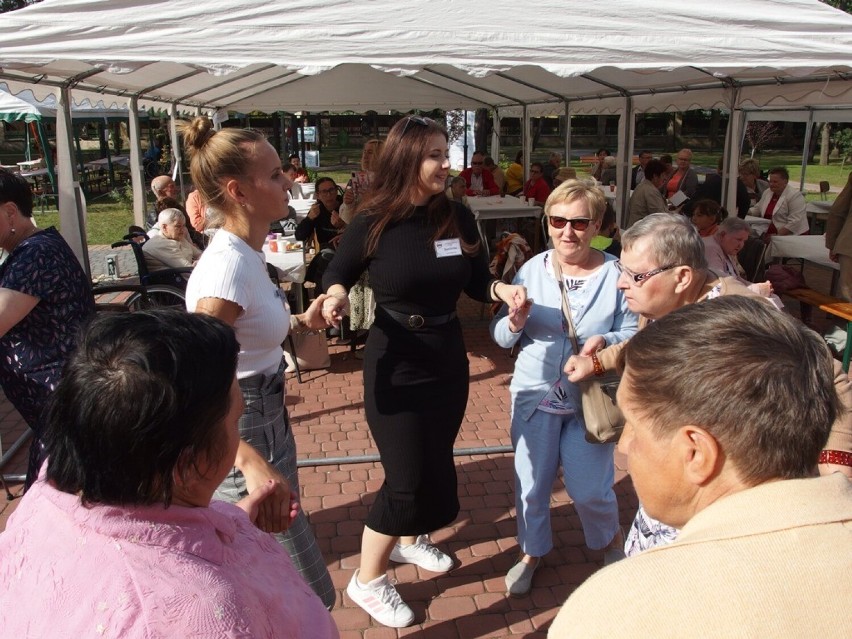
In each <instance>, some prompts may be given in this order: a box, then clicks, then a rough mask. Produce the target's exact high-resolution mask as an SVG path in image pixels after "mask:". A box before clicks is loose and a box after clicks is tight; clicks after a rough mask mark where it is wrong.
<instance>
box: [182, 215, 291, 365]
mask: <svg viewBox="0 0 852 639" xmlns="http://www.w3.org/2000/svg"><path fill="white" fill-rule="evenodd" d="M208 297H215V298H218V299H223V300H227V301H229V302H234V303H235V304H238V305H239V306H240V308H241V309H242V312H241V313H240V315H239V316H238V317H237V321H236V324H235V326H234V329H235V330H236V333H237V340H238V341H239V343H240V358H239V363H238V364H237V378H239V379H243V378H245V377H251V376H252V375H257V374H258V373H263V374H267V375H269V374H273V373H275V371H277V370H278V366H279V364H280V363H281V357H282V355H283V353H282V350H281V343H282V342H283V341H284V339H285V338H286V337H287V331H288V330H289V329H290V307H289V306H288V305H287V299H286V297H285V295H284V293H283V292H282V291H281V290H280V289H278V288H276V286H275V285H274V284H273V283H272V281H271V280H270V279H269V275H268V273H267V271H266V259H265V258H264V255H263V252H258V251H255V250H254V249H252V248H251V247H250V246H249V245H248V244H246V243H245V242H244V241H243V240H241V239H240V238H238V237H237V236H236V235H234V234H233V233H229V232H228V231H225V230H224V229H220V230H219V232H218V233H216V235H215V236H213V239H212V240H211V242H210V245H209V246H208V247H207V248H206V249H205V250H204V253H203V254H202V255H201V259H200V260H199V261H198V264H197V265H196V267H195V269H194V270H193V271H192V275H191V276H190V278H189V284H188V285H187V287H186V308H187V310H189V311H195V307H196V305H197V304H198V301H199V300H202V299H204V298H208Z"/></svg>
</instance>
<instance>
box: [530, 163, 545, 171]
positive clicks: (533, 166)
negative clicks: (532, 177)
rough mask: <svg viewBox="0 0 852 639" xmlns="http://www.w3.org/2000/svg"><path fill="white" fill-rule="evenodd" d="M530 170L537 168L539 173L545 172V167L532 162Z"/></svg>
mask: <svg viewBox="0 0 852 639" xmlns="http://www.w3.org/2000/svg"><path fill="white" fill-rule="evenodd" d="M530 168H531V169H532V168H537V169H538V170H539V171H543V170H544V165H543V164H542V163H541V162H532V163H531V164H530Z"/></svg>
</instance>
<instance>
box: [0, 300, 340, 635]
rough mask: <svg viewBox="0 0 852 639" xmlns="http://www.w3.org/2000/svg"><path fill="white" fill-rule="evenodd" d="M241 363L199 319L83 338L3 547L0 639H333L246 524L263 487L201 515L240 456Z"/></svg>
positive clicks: (101, 323) (104, 328) (292, 575)
mask: <svg viewBox="0 0 852 639" xmlns="http://www.w3.org/2000/svg"><path fill="white" fill-rule="evenodd" d="M238 353H239V344H238V343H237V341H236V338H235V336H234V331H233V329H231V328H230V327H229V326H227V325H226V324H225V323H224V322H222V321H220V320H217V319H215V318H212V317H209V316H205V315H196V314H188V313H184V312H181V311H176V310H158V311H150V312H144V311H143V312H139V313H133V314H120V315H107V316H102V317H100V318H98V319H96V320H95V321H94V322H93V323H92V325H91V326H90V327H89V329H88V331H87V332H86V335H85V337H84V338H83V341H82V344H81V345H80V348H79V350H78V352H77V353H76V354H75V355H74V357H73V358H72V359H71V361H70V362H69V364H68V366H67V367H66V370H65V375H64V377H63V379H62V381H61V382H60V384H59V386H58V387H57V389H56V391H55V395H54V397H55V399H54V400H53V401H52V403H51V404H50V406H49V409H48V412H47V417H46V432H45V445H46V448H47V452H48V460H47V462H45V465H44V466H43V468H42V473H41V477H40V478H39V480H38V481H37V482H36V483H35V484H34V485H33V487H32V489H31V490H30V491H29V492H27V494H26V495H25V496H24V498H23V500H22V502H21V504H20V505H19V507H18V508H17V510H16V511H15V513H14V514H13V516H12V517H11V518H10V519H9V523H8V526H7V528H6V531H5V533H3V534H2V535H0V628H2V631H0V634H2V635H3V636H8V637H11V636H15V637H24V636H26V637H88V636H95V637H99V636H103V637H122V638H124V639H133V638H136V637H139V638H142V637H145V638H146V639H149V638H155V637H238V636H239V637H269V638H272V637H276V638H277V637H293V638H297V637H322V638H334V637H337V636H338V633H337V629H336V628H335V626H334V622H333V621H332V619H331V616H330V615H329V613H328V611H327V610H326V609H325V606H324V605H323V604H322V602H321V601H320V599H319V598H318V597H317V595H315V594H314V592H313V591H312V590H311V588H310V587H309V586H308V585H307V584H306V583H305V581H304V580H303V579H302V577H301V576H300V575H299V573H297V572H296V570H295V569H294V568H293V565H292V563H291V561H290V558H289V557H288V556H287V553H286V552H285V551H284V550H283V549H282V548H281V546H279V544H278V543H277V542H276V541H275V540H274V538H273V537H272V536H271V535H269V534H266V533H263V532H261V531H260V530H259V529H258V528H256V527H255V525H254V524H253V523H252V519H254V517H256V516H257V513H258V510H259V509H261V507H262V505H263V502H264V501H265V500H266V498H267V497H270V496H273V495H274V485H273V483H272V482H271V481H270V482H267V484H266V485H264V486H262V487H261V488H259V489H258V490H256V491H254V492H252V494H251V495H249V497H247V498H246V499H245V500H243V501H242V502H240V503H239V504H237V506H239V508H238V507H237V506H234V505H232V504H226V503H224V502H213V503H211V501H210V500H211V497H212V495H213V491H214V490H215V489H216V487H217V486H218V485H219V483H220V482H221V481H222V480H223V478H224V477H225V475H226V474H227V473H228V472H229V471H230V469H231V468H232V467H233V465H234V458H235V456H236V451H237V445H238V443H239V441H240V440H239V433H238V431H237V420H238V419H239V416H240V415H241V413H242V411H243V401H242V396H241V393H240V388H239V386H238V385H237V381H236V378H235V375H234V374H235V371H236V364H237V355H238ZM297 509H298V504H295V503H293V502H291V504H290V509H289V510H290V512H289V513H287V515H289V517H287V516H285V517H284V518H283V519H284V520H285V521H286V520H288V519H289V520H291V521H292V518H293V516H294V514H295V511H296V510H297Z"/></svg>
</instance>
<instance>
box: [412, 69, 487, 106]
mask: <svg viewBox="0 0 852 639" xmlns="http://www.w3.org/2000/svg"><path fill="white" fill-rule="evenodd" d="M405 79H406V80H414V81H415V82H419V83H421V84H425V85H426V86H430V87H432V88H435V87H437V88H439V89H441V91H446V92H447V93H452V94H453V95H457V96H459V97H460V98H464V99H465V100H470V101H471V102H475V103H476V104H478V105H480V106H481V107H482V108H483V109H485V108H488V109H496V108H497V107H496V106H495V105H494V104H488V103H487V102H483V101H482V100H477V99H476V98H473V97H471V96H469V95H467V94H466V93H462V92H461V91H454V90H453V89H448V88H447V87H445V86H441V85H437V84H434V83H433V82H429V81H428V80H424V79H423V78H418V77H417V76H416V75H407V76H405Z"/></svg>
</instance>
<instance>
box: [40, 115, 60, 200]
mask: <svg viewBox="0 0 852 639" xmlns="http://www.w3.org/2000/svg"><path fill="white" fill-rule="evenodd" d="M36 134H37V135H38V140H39V144H41V150H42V154H43V156H44V166H45V168H46V169H47V177H48V179H49V180H50V192H51V193H57V190H56V167H55V166H54V165H53V152H52V151H51V148H50V144H49V143H48V140H47V133H46V132H45V130H44V122H42V121H41V120H38V121H37V122H36ZM57 206H58V205H57Z"/></svg>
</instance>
